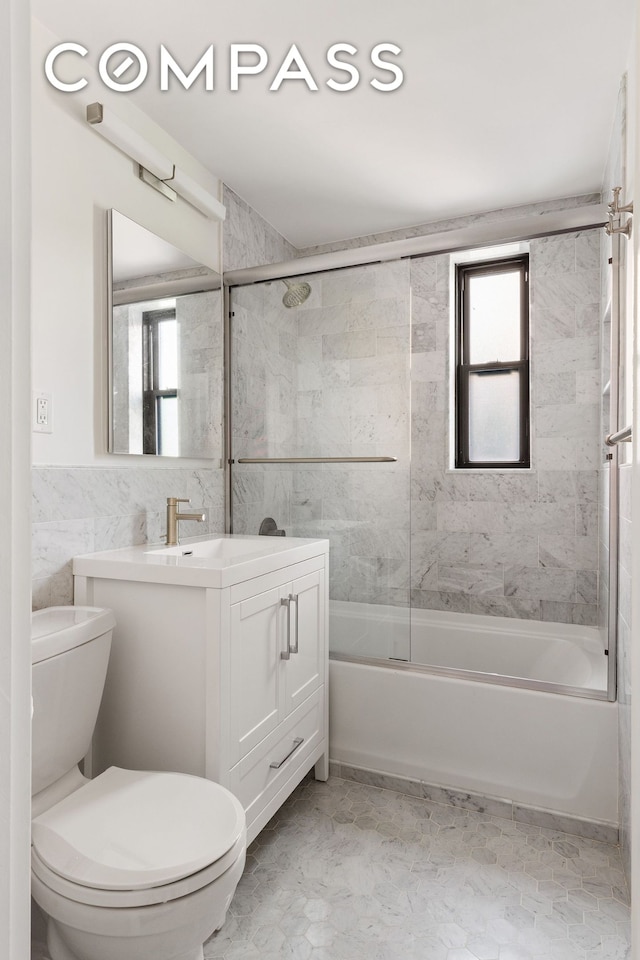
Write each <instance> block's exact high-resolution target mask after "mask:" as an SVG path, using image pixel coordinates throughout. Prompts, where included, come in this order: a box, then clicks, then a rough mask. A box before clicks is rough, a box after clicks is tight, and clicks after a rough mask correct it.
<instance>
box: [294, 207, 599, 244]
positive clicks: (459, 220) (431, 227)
mask: <svg viewBox="0 0 640 960" xmlns="http://www.w3.org/2000/svg"><path fill="white" fill-rule="evenodd" d="M600 200H601V197H600V194H599V193H588V194H582V195H580V196H577V197H564V198H562V199H560V200H546V201H543V202H542V203H527V204H521V205H520V206H515V207H506V208H503V209H499V210H489V211H486V212H484V213H474V214H469V215H468V216H466V217H455V218H453V219H449V220H434V221H432V222H430V223H419V224H416V225H415V226H411V227H404V228H402V229H400V230H387V231H386V232H384V233H374V234H370V235H368V236H364V237H354V238H352V239H349V240H336V241H335V242H333V243H323V244H319V245H317V246H312V247H304V248H302V249H300V250H298V251H297V256H299V257H311V256H314V255H315V254H317V253H330V252H331V251H333V250H351V249H354V248H356V247H365V246H370V245H373V244H376V243H387V242H389V241H392V240H405V239H408V238H411V237H424V236H428V235H429V234H431V233H441V232H442V231H443V230H455V229H458V228H460V227H468V226H471V225H472V224H474V223H482V222H484V223H489V222H491V221H495V220H514V219H516V218H518V217H527V216H531V215H536V214H542V213H552V212H554V211H556V210H567V209H570V208H573V207H582V206H589V205H590V204H593V203H600ZM283 259H284V258H283Z"/></svg>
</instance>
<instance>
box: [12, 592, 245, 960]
mask: <svg viewBox="0 0 640 960" xmlns="http://www.w3.org/2000/svg"><path fill="white" fill-rule="evenodd" d="M113 625H114V620H113V616H112V614H111V613H110V612H109V611H104V610H101V609H99V608H92V607H57V608H48V609H46V610H43V611H39V612H38V613H35V614H34V615H33V618H32V650H33V657H32V662H33V668H32V669H33V694H34V716H33V741H34V749H33V757H34V776H33V782H34V788H35V790H36V793H35V795H34V797H33V798H32V805H33V820H32V850H31V880H32V894H33V897H34V899H35V901H36V903H37V904H38V905H39V906H40V907H41V909H42V910H43V911H44V913H45V915H46V918H47V945H48V949H49V953H50V956H51V960H201V958H202V957H203V950H202V945H203V943H204V941H205V940H206V939H207V938H208V937H209V936H210V935H211V934H212V933H213V932H214V931H215V930H217V929H219V928H220V927H221V926H222V924H223V923H224V919H225V915H226V913H227V910H228V907H229V904H230V902H231V899H232V897H233V894H234V892H235V889H236V886H237V884H238V881H239V879H240V876H241V875H242V871H243V868H244V863H245V855H246V824H245V814H244V810H243V808H242V805H241V804H240V802H239V801H238V800H237V799H236V797H234V796H233V794H231V793H230V792H229V791H228V790H226V789H225V788H224V787H222V786H220V785H219V784H216V783H213V782H212V781H209V780H205V779H203V778H201V777H194V776H189V775H187V774H181V773H165V772H150V771H136V770H122V769H120V768H118V767H110V768H109V769H108V770H106V771H105V772H104V773H102V774H100V775H99V776H98V777H96V778H95V779H94V780H87V779H85V778H84V777H83V776H82V774H81V773H80V771H79V769H78V768H77V762H78V760H79V759H80V758H81V756H83V755H84V753H86V750H87V747H88V745H89V742H90V739H91V734H92V732H93V727H94V725H95V719H96V716H97V710H98V706H99V700H100V697H101V695H102V687H103V685H104V674H105V673H106V664H107V661H108V652H109V647H110V642H111V630H112V628H113ZM100 676H101V679H100ZM96 700H97V702H96ZM80 728H82V730H83V732H82V733H81V731H80ZM87 730H88V732H87ZM80 750H82V753H81V754H79V755H78V756H77V758H76V759H75V760H74V762H73V765H72V766H71V767H70V766H69V762H70V757H71V756H74V757H75V756H76V755H77V754H78V751H80Z"/></svg>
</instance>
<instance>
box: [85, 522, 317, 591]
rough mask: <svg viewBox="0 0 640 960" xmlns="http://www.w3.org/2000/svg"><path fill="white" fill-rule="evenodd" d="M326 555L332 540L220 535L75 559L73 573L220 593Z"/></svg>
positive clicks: (87, 555)
mask: <svg viewBox="0 0 640 960" xmlns="http://www.w3.org/2000/svg"><path fill="white" fill-rule="evenodd" d="M328 552H329V541H328V540H316V539H304V538H301V537H257V536H242V535H239V534H222V535H221V536H217V537H212V536H206V537H190V538H188V539H184V540H182V541H181V542H180V544H179V546H178V547H167V546H166V545H165V544H162V543H145V544H141V545H140V546H136V547H126V548H124V549H120V550H105V551H102V552H100V553H87V554H84V555H83V556H79V557H74V560H73V573H74V575H75V576H82V577H102V578H106V579H109V580H137V581H143V582H146V583H167V584H182V585H184V586H192V587H217V588H221V587H230V586H232V585H233V584H235V583H240V582H242V581H244V580H251V579H252V578H253V577H259V576H262V575H263V574H265V573H270V572H271V571H273V570H279V569H280V568H282V567H288V566H290V565H291V564H292V563H298V562H299V561H301V560H309V559H311V558H312V557H317V556H319V555H322V554H325V553H326V554H328Z"/></svg>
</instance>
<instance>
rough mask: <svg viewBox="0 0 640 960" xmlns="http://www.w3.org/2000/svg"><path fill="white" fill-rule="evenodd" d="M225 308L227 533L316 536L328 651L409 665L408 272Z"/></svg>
mask: <svg viewBox="0 0 640 960" xmlns="http://www.w3.org/2000/svg"><path fill="white" fill-rule="evenodd" d="M230 305H231V309H230V313H231V318H230V395H231V404H230V411H229V413H230V438H231V460H232V463H231V486H232V506H231V521H232V530H233V532H234V533H247V534H248V533H251V534H256V533H258V532H259V530H260V525H261V523H262V521H263V520H264V519H265V518H267V517H272V518H273V519H274V520H275V522H276V524H277V526H278V527H279V528H281V529H284V530H286V533H287V535H288V536H296V537H325V538H328V539H329V541H330V544H331V552H330V570H331V582H330V598H331V620H332V623H331V647H332V652H333V653H334V654H338V655H340V654H344V655H351V656H360V657H376V658H380V657H381V658H393V659H398V660H410V658H411V652H410V626H409V624H410V621H409V599H410V590H411V573H410V503H411V500H410V477H409V457H410V432H411V426H410V408H411V404H410V332H411V325H410V294H409V263H408V261H400V262H393V263H382V264H374V265H370V266H360V267H356V268H347V269H342V270H335V271H329V272H325V273H316V274H313V276H309V277H292V278H287V279H286V280H274V281H267V282H262V283H256V284H252V285H248V286H243V287H234V288H232V290H231V296H230Z"/></svg>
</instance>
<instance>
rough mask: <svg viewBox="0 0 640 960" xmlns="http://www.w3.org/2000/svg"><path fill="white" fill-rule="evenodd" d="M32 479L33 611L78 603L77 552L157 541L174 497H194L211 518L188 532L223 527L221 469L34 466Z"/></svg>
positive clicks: (183, 528)
mask: <svg viewBox="0 0 640 960" xmlns="http://www.w3.org/2000/svg"><path fill="white" fill-rule="evenodd" d="M32 483H33V607H34V609H39V608H41V607H48V606H51V605H55V604H67V603H72V602H73V580H72V574H71V561H72V558H73V557H74V556H76V555H78V554H82V553H91V552H93V551H94V550H111V549H117V548H118V547H128V546H132V545H134V544H138V543H157V542H158V541H159V540H160V537H161V536H162V535H164V533H165V532H166V526H165V518H166V498H167V497H171V496H177V497H189V498H190V499H191V503H192V506H193V507H194V509H196V508H200V507H202V509H203V510H204V511H206V513H207V522H206V523H196V522H185V523H183V524H182V526H181V531H182V535H183V536H198V535H200V534H203V533H222V532H223V529H224V527H223V523H224V521H222V525H221V522H220V521H221V518H224V474H223V471H222V470H220V469H215V470H214V469H206V468H205V469H201V470H193V469H189V468H187V467H177V468H157V467H156V468H149V467H137V466H134V467H34V468H33V471H32Z"/></svg>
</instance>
